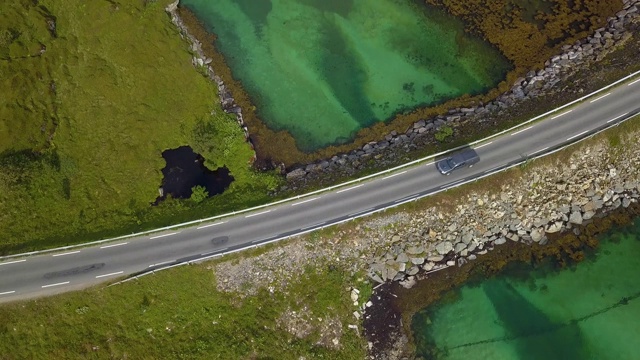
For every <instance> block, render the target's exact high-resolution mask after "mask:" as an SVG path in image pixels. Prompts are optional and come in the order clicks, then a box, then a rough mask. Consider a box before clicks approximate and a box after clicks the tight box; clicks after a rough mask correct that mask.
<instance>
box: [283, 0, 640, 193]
mask: <svg viewBox="0 0 640 360" xmlns="http://www.w3.org/2000/svg"><path fill="white" fill-rule="evenodd" d="M639 8H640V0H624V1H623V2H622V10H620V11H619V12H618V13H617V14H616V15H615V16H613V17H610V18H608V19H607V26H606V27H602V28H599V29H597V30H596V31H595V32H594V34H593V35H591V36H589V37H586V38H584V39H582V40H580V41H577V42H576V43H574V44H573V45H565V46H563V48H562V50H563V52H562V53H561V54H559V55H556V56H554V57H552V58H551V59H549V60H548V61H546V63H545V67H544V68H542V69H538V70H531V71H530V72H529V73H528V74H527V75H526V77H524V78H520V79H517V80H516V81H515V83H514V84H513V86H512V88H511V89H510V90H509V91H507V92H506V93H504V94H502V95H500V96H498V97H497V98H496V99H495V100H493V101H491V102H489V103H486V104H478V105H477V106H473V107H466V108H454V109H450V110H449V111H448V114H446V115H439V116H435V117H433V118H429V119H422V120H419V121H418V122H416V123H414V124H413V126H410V127H409V128H408V129H407V130H406V131H405V132H404V133H398V132H396V131H393V132H391V133H389V134H387V135H386V136H385V137H384V139H382V140H380V141H377V142H375V141H374V142H369V143H367V144H365V145H364V146H363V147H361V148H360V149H357V150H353V151H351V152H349V153H347V154H337V155H335V156H333V157H331V158H330V159H325V160H321V161H317V162H315V163H312V164H307V165H303V166H300V167H297V168H295V169H291V171H289V172H287V174H286V177H287V180H288V181H289V183H290V184H291V187H293V188H300V187H304V184H306V183H315V182H320V183H322V182H323V181H326V180H325V179H326V177H327V175H326V174H327V173H337V174H341V175H342V176H349V175H353V174H356V173H357V172H358V171H360V170H362V169H363V167H364V166H365V164H367V163H368V162H369V161H370V160H371V159H374V160H375V162H376V166H378V167H381V166H388V165H390V164H396V163H397V158H398V157H400V156H401V155H402V154H404V153H406V152H409V151H412V150H416V149H420V148H422V147H424V146H425V145H428V144H436V143H437V140H436V138H435V136H434V135H436V134H437V133H438V132H439V131H442V130H444V129H447V128H449V129H451V130H452V131H453V135H456V133H458V132H459V131H457V130H458V129H459V128H462V127H463V126H465V125H466V126H468V125H470V124H475V125H477V126H482V124H483V123H488V122H491V118H492V117H496V116H500V115H502V114H503V113H504V112H505V111H506V110H508V109H511V108H514V107H518V106H520V105H521V104H522V103H523V102H524V101H526V100H529V99H533V98H536V97H539V96H542V95H551V94H554V93H556V92H558V91H561V89H559V88H558V87H557V86H556V85H558V84H559V83H561V82H562V81H565V80H567V79H568V78H569V77H570V76H571V75H573V74H575V73H576V72H578V71H579V70H580V69H585V68H588V67H589V66H591V65H592V64H594V63H597V62H600V61H601V60H602V59H604V57H605V56H607V55H608V54H609V53H611V52H612V51H613V50H615V49H617V48H619V47H621V46H623V45H624V44H625V43H626V42H627V41H628V40H629V39H631V37H632V36H633V34H634V33H637V32H638V29H640V20H639V19H640V9H639Z"/></svg>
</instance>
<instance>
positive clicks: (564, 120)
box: [0, 79, 640, 302]
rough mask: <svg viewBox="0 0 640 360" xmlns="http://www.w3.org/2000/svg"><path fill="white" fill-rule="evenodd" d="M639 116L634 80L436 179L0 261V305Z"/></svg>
mask: <svg viewBox="0 0 640 360" xmlns="http://www.w3.org/2000/svg"><path fill="white" fill-rule="evenodd" d="M638 113H640V79H629V80H628V81H626V82H625V83H621V84H618V85H617V86H616V87H615V88H614V87H612V88H610V89H608V90H604V91H600V92H598V93H597V94H594V95H592V96H590V97H589V98H588V99H586V100H584V101H581V102H579V103H577V104H575V105H573V106H570V107H566V108H564V109H562V110H559V111H557V112H554V113H553V114H551V115H549V116H547V117H545V118H544V119H540V120H538V121H532V122H530V123H528V124H525V125H522V126H520V127H518V128H517V129H515V130H513V131H510V132H507V133H504V134H502V135H500V136H495V137H493V138H491V139H489V140H487V141H484V142H482V143H479V144H478V145H476V146H474V148H475V149H476V151H477V152H478V154H479V155H480V159H481V160H480V162H479V163H478V164H476V165H475V166H474V167H473V168H465V169H461V170H458V171H456V172H453V173H452V174H451V175H450V176H443V175H441V174H440V173H439V172H438V171H437V170H436V168H435V166H434V164H433V160H431V161H423V162H420V163H417V164H414V165H412V166H407V167H404V168H401V169H398V170H396V171H395V172H390V173H386V174H384V175H381V176H376V177H374V178H371V179H368V180H365V181H360V182H355V183H351V184H348V185H345V186H342V187H338V188H335V189H333V190H331V191H326V192H320V193H316V194H312V195H308V196H304V197H300V198H299V199H295V200H291V201H287V202H282V203H279V204H277V205H273V206H268V207H263V208H260V209H258V210H255V211H253V212H247V213H242V214H239V215H235V216H228V217H224V218H220V219H217V220H214V221H211V222H208V223H206V222H205V223H200V224H198V225H195V226H192V227H182V228H179V229H174V230H168V231H164V232H159V233H154V234H150V235H144V236H137V237H129V238H124V239H120V240H118V241H109V242H102V243H99V244H96V245H91V246H85V247H74V248H68V249H66V250H63V251H53V252H51V251H49V252H42V253H39V254H35V255H30V256H19V255H18V256H11V257H4V258H0V302H7V301H14V300H17V299H27V298H34V297H39V296H45V295H51V294H55V293H60V292H65V291H70V290H74V289H80V288H84V287H87V286H90V285H93V284H97V283H101V282H104V281H110V280H114V279H117V278H122V277H126V276H130V275H135V274H143V273H145V272H149V271H152V270H158V269H161V268H166V267H168V266H172V265H176V264H181V263H185V262H189V261H195V260H199V259H203V258H210V257H213V256H216V255H219V254H222V253H228V252H232V251H236V250H239V249H243V248H247V247H251V246H257V245H259V244H264V243H266V242H270V241H275V240H278V239H282V238H285V237H287V236H292V235H295V234H300V233H304V232H309V231H312V230H314V229H318V228H321V227H324V226H329V225H332V224H336V223H339V222H343V221H347V220H349V219H351V218H354V217H358V216H362V215H366V214H369V213H372V212H375V211H377V210H380V209H384V208H387V207H390V206H395V205H398V204H400V203H403V202H407V201H412V200H414V199H415V198H418V197H422V196H426V195H429V194H433V193H437V192H440V191H443V190H445V189H447V188H450V187H454V186H458V185H460V184H463V183H465V182H468V181H473V180H474V179H477V178H479V177H483V176H488V175H490V174H492V173H494V172H497V171H500V170H501V169H503V168H506V167H509V166H513V165H514V164H518V163H521V162H522V161H523V160H524V159H528V158H531V157H535V156H538V155H542V154H544V153H547V152H550V151H553V150H554V149H557V148H561V147H563V146H565V145H567V144H569V143H573V142H575V141H578V140H580V139H582V138H585V137H588V136H589V135H591V134H593V133H594V132H597V131H600V130H602V129H604V128H606V127H609V126H612V125H615V124H617V123H620V122H622V121H624V120H626V119H628V118H630V117H632V116H633V115H635V114H638Z"/></svg>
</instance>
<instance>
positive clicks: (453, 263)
mask: <svg viewBox="0 0 640 360" xmlns="http://www.w3.org/2000/svg"><path fill="white" fill-rule="evenodd" d="M455 264H456V262H455V261H453V260H449V261H447V266H454V265H455Z"/></svg>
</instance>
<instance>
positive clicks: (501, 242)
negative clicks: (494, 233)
mask: <svg viewBox="0 0 640 360" xmlns="http://www.w3.org/2000/svg"><path fill="white" fill-rule="evenodd" d="M516 238H517V235H516ZM506 242H507V239H505V238H504V237H502V236H501V237H499V238H497V239H496V241H494V244H496V245H502V244H504V243H506Z"/></svg>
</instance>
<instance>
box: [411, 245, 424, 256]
mask: <svg viewBox="0 0 640 360" xmlns="http://www.w3.org/2000/svg"><path fill="white" fill-rule="evenodd" d="M422 253H424V246H410V247H409V248H408V249H407V254H410V255H418V254H422Z"/></svg>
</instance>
